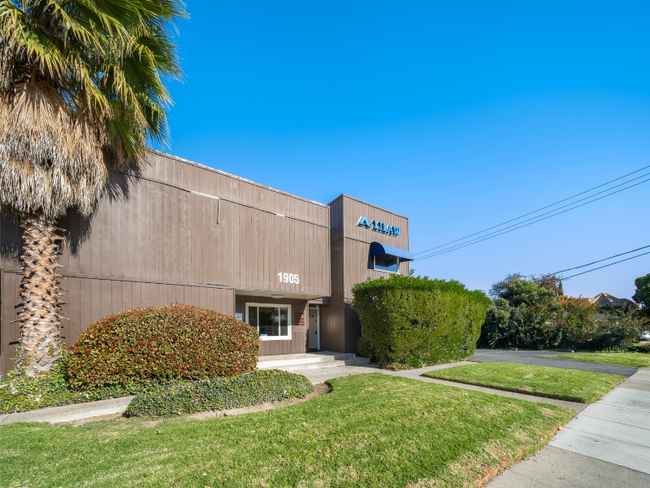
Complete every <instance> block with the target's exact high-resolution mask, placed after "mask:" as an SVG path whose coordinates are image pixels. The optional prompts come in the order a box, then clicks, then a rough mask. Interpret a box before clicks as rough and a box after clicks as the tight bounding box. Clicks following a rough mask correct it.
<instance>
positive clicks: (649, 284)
mask: <svg viewBox="0 0 650 488" xmlns="http://www.w3.org/2000/svg"><path fill="white" fill-rule="evenodd" d="M634 284H635V285H636V291H635V293H634V295H633V296H632V300H634V301H635V302H636V303H638V304H639V305H641V306H642V307H643V309H642V312H643V314H644V315H647V316H650V273H648V274H647V275H644V276H639V277H638V278H637V279H636V280H634Z"/></svg>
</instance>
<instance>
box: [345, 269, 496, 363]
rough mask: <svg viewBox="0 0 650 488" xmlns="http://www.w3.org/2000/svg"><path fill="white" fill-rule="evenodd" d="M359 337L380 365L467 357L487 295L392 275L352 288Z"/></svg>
mask: <svg viewBox="0 0 650 488" xmlns="http://www.w3.org/2000/svg"><path fill="white" fill-rule="evenodd" d="M352 292H353V293H354V302H353V307H354V309H355V310H356V311H357V313H358V314H359V319H360V321H361V325H362V327H363V331H364V334H365V337H364V338H363V339H364V340H363V341H359V343H357V347H359V346H361V349H362V350H361V351H360V353H362V354H370V355H372V356H373V357H374V358H376V360H377V363H379V365H380V366H386V367H391V368H397V369H400V368H404V367H408V368H419V367H423V366H429V365H433V364H440V363H448V362H452V361H458V360H460V359H465V358H468V357H470V356H471V355H472V354H473V353H474V349H475V348H476V341H477V340H478V338H479V335H480V332H481V325H482V324H483V322H484V321H485V314H486V311H487V308H488V305H489V304H490V299H489V298H487V297H486V296H485V295H484V294H483V293H482V292H480V291H470V290H468V289H466V288H465V286H464V285H463V284H461V283H459V282H457V281H444V280H431V279H429V278H427V277H408V276H401V275H392V276H390V278H388V279H383V278H380V279H376V280H368V281H366V282H363V283H357V284H356V285H354V286H353V287H352Z"/></svg>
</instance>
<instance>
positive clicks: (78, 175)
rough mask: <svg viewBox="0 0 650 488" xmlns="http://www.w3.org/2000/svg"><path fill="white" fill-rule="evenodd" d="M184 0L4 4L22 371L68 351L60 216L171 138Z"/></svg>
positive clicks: (4, 94) (0, 78) (2, 68)
mask: <svg viewBox="0 0 650 488" xmlns="http://www.w3.org/2000/svg"><path fill="white" fill-rule="evenodd" d="M185 17H187V13H186V12H185V10H184V6H183V4H182V3H181V2H180V1H179V0H22V1H21V0H0V205H1V206H2V209H3V210H4V211H5V212H11V213H12V214H14V215H17V216H18V217H19V218H20V225H21V227H22V229H23V241H24V246H23V253H22V264H21V266H22V274H23V278H22V285H21V297H22V300H23V308H22V311H21V313H20V326H21V338H20V346H19V348H18V354H17V360H18V364H17V370H18V371H23V372H24V373H25V374H27V375H33V374H36V373H37V372H39V371H47V370H49V369H50V368H51V367H52V366H53V365H54V364H55V362H56V360H57V359H58V357H59V356H60V353H61V347H62V343H61V334H60V321H61V316H60V313H61V312H60V306H59V305H60V296H61V293H60V287H59V278H60V275H58V274H57V268H58V267H59V265H58V264H57V247H58V242H59V241H60V240H61V237H59V235H58V234H57V230H58V229H57V219H59V218H60V217H61V216H63V215H65V213H66V212H67V210H68V209H69V208H71V207H76V208H77V209H78V211H79V212H80V213H81V214H82V215H83V216H89V215H90V214H91V213H92V211H93V208H94V206H95V204H96V202H97V200H98V198H99V196H100V194H101V192H102V189H103V188H104V186H105V183H106V181H107V174H108V170H107V165H108V164H113V165H117V166H118V167H119V166H120V165H125V164H135V165H142V164H144V163H145V161H146V156H147V148H148V144H150V143H151V142H156V143H158V144H165V143H167V142H168V137H169V132H168V126H167V110H168V108H169V106H170V103H171V99H170V96H169V93H168V91H167V89H166V88H165V85H164V79H168V78H179V77H180V76H181V74H182V73H181V70H180V66H179V62H178V58H177V56H176V46H175V44H174V42H173V40H172V38H171V36H170V34H169V32H168V31H169V30H170V28H174V26H175V22H176V20H177V19H179V18H185Z"/></svg>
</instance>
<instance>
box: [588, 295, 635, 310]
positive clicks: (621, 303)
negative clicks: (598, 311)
mask: <svg viewBox="0 0 650 488" xmlns="http://www.w3.org/2000/svg"><path fill="white" fill-rule="evenodd" d="M588 300H589V302H590V303H596V304H598V305H599V306H601V307H604V308H623V307H625V306H631V307H635V308H639V305H638V304H637V303H636V302H633V301H632V300H628V299H627V298H616V297H614V296H612V295H610V294H609V293H601V294H599V295H597V296H595V297H594V298H589V299H588Z"/></svg>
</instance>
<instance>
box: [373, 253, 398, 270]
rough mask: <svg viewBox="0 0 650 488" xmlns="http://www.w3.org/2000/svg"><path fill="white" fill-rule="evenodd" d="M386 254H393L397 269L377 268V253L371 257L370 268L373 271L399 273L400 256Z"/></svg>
mask: <svg viewBox="0 0 650 488" xmlns="http://www.w3.org/2000/svg"><path fill="white" fill-rule="evenodd" d="M385 255H386V254H382V256H385ZM388 256H393V257H394V258H395V259H397V271H390V270H387V269H378V268H377V255H375V256H373V257H372V270H373V271H378V272H380V273H390V274H399V268H400V265H401V264H402V258H400V257H399V256H395V255H393V254H388Z"/></svg>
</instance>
